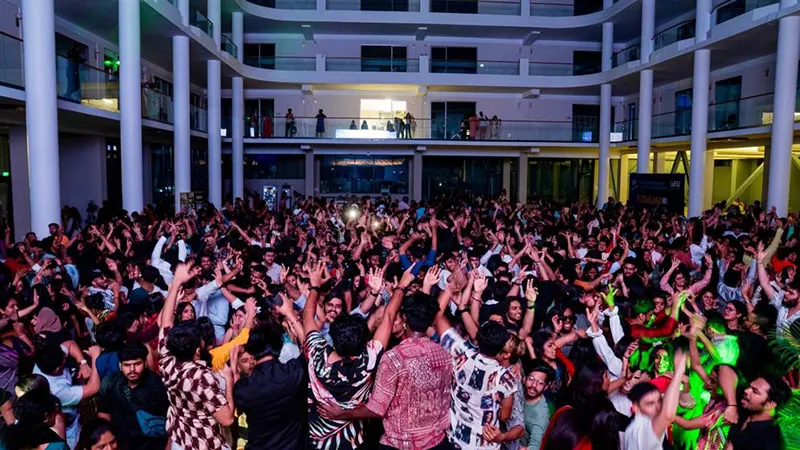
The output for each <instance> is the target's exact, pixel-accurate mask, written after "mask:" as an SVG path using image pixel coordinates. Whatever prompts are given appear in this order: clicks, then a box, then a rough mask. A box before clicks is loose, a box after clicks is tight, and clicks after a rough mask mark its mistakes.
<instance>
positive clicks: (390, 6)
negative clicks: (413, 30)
mask: <svg viewBox="0 0 800 450" xmlns="http://www.w3.org/2000/svg"><path fill="white" fill-rule="evenodd" d="M408 2H409V0H361V10H362V11H408Z"/></svg>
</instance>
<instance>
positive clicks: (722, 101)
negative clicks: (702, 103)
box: [714, 76, 742, 130]
mask: <svg viewBox="0 0 800 450" xmlns="http://www.w3.org/2000/svg"><path fill="white" fill-rule="evenodd" d="M741 98H742V77H740V76H739V77H733V78H728V79H727V80H720V81H717V82H716V84H715V85H714V103H715V107H714V130H732V129H735V128H739V99H741Z"/></svg>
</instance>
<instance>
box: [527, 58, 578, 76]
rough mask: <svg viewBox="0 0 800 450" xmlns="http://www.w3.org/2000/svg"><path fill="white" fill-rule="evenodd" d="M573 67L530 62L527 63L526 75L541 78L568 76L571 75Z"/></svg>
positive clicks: (570, 65)
mask: <svg viewBox="0 0 800 450" xmlns="http://www.w3.org/2000/svg"><path fill="white" fill-rule="evenodd" d="M573 70H574V68H573V65H572V64H570V63H552V62H539V61H531V62H529V63H528V75H542V76H549V77H554V76H568V75H572V74H573Z"/></svg>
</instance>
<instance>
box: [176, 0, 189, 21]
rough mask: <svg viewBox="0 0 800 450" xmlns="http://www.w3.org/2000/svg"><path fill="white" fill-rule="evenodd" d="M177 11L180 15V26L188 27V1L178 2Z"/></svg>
mask: <svg viewBox="0 0 800 450" xmlns="http://www.w3.org/2000/svg"><path fill="white" fill-rule="evenodd" d="M177 6H178V11H180V13H181V24H182V25H183V26H185V27H188V26H189V0H178V3H177Z"/></svg>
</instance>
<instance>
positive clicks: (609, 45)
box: [602, 22, 614, 72]
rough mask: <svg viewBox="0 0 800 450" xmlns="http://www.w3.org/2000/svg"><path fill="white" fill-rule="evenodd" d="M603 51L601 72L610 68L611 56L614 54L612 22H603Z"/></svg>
mask: <svg viewBox="0 0 800 450" xmlns="http://www.w3.org/2000/svg"><path fill="white" fill-rule="evenodd" d="M602 48H603V53H602V55H603V56H602V58H603V60H602V69H603V72H605V71H606V70H611V68H612V61H611V58H612V56H613V55H614V24H613V23H611V22H606V23H604V24H603V47H602Z"/></svg>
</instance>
